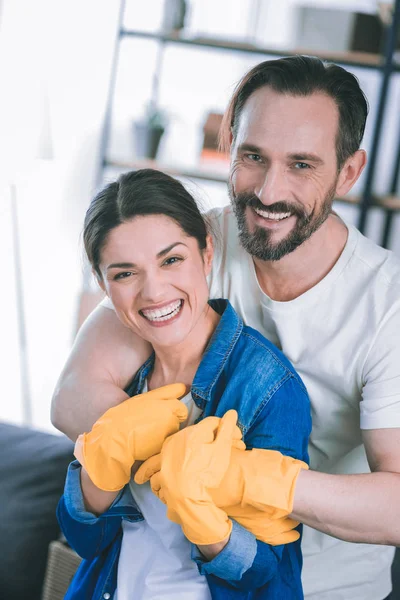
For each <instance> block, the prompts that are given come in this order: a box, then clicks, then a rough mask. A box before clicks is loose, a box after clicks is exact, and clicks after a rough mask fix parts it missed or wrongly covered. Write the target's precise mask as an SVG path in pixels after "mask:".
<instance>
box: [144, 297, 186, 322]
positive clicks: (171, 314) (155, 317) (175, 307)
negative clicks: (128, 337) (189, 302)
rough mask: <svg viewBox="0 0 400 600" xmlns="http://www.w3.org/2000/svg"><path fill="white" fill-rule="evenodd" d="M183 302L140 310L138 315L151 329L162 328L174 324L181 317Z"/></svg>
mask: <svg viewBox="0 0 400 600" xmlns="http://www.w3.org/2000/svg"><path fill="white" fill-rule="evenodd" d="M183 304H184V300H182V299H180V300H173V301H172V302H168V303H163V304H162V305H159V306H157V307H155V306H154V307H151V308H142V309H141V310H139V314H140V315H141V316H142V317H143V318H144V319H146V321H148V323H149V324H150V325H151V326H153V327H163V326H165V325H170V324H171V323H173V322H175V321H176V320H177V319H178V318H179V317H180V315H181V312H182V308H183Z"/></svg>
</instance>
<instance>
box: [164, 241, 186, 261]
mask: <svg viewBox="0 0 400 600" xmlns="http://www.w3.org/2000/svg"><path fill="white" fill-rule="evenodd" d="M179 245H181V246H185V247H186V248H187V246H186V244H184V243H183V242H174V243H173V244H171V245H170V246H167V248H164V250H160V252H157V258H161V257H162V256H165V255H166V254H168V252H170V250H172V248H175V246H179Z"/></svg>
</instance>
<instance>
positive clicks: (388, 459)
mask: <svg viewBox="0 0 400 600" xmlns="http://www.w3.org/2000/svg"><path fill="white" fill-rule="evenodd" d="M362 433H363V441H364V445H365V449H366V452H367V457H368V461H369V465H370V468H371V471H372V473H366V474H359V475H329V474H326V473H318V472H316V471H301V473H300V475H299V477H298V479H297V484H296V492H295V498H294V509H293V513H292V515H291V516H292V518H293V519H296V520H298V521H301V522H302V523H305V524H306V525H309V526H310V527H314V528H315V529H318V530H319V531H323V532H324V533H327V534H329V535H332V536H334V537H337V538H339V539H342V540H345V541H348V542H364V543H370V544H387V545H390V546H400V428H396V429H375V430H364V431H363V432H362Z"/></svg>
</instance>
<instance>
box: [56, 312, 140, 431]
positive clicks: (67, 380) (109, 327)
mask: <svg viewBox="0 0 400 600" xmlns="http://www.w3.org/2000/svg"><path fill="white" fill-rule="evenodd" d="M150 351H151V348H150V346H149V345H148V344H147V342H144V341H143V340H142V339H141V338H139V337H138V336H136V335H135V334H134V333H133V332H132V331H130V330H129V329H128V328H127V327H125V326H124V325H122V323H121V322H120V321H119V319H118V317H117V316H116V314H115V312H114V311H113V310H111V309H109V308H106V307H103V306H98V307H97V308H96V309H95V310H94V311H93V312H92V314H91V315H90V316H89V317H88V318H87V319H86V321H85V323H84V324H83V325H82V327H81V329H80V331H79V333H78V335H77V338H76V341H75V343H74V346H73V348H72V351H71V354H70V356H69V358H68V361H67V363H66V365H65V367H64V369H63V371H62V373H61V375H60V378H59V380H58V382H57V386H56V389H55V391H54V395H53V400H52V406H51V421H52V423H53V425H54V426H55V427H57V429H59V430H60V431H62V432H63V433H65V434H66V435H67V436H68V437H69V438H71V440H73V441H75V440H76V438H77V437H78V435H79V434H80V433H83V432H84V431H90V429H91V428H92V425H93V424H94V423H95V421H96V420H97V419H98V418H99V417H100V416H101V415H102V414H103V413H104V412H105V411H106V410H107V409H109V408H111V407H112V406H115V405H117V404H119V403H120V402H122V401H123V400H126V398H127V397H128V396H127V394H126V393H125V392H124V391H123V390H124V388H125V387H126V386H127V384H128V383H129V382H130V381H131V379H132V377H133V376H134V375H135V373H136V371H137V370H138V369H139V368H140V366H141V365H142V364H143V363H144V362H145V360H146V359H147V358H148V356H149V354H150Z"/></svg>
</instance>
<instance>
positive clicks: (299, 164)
mask: <svg viewBox="0 0 400 600" xmlns="http://www.w3.org/2000/svg"><path fill="white" fill-rule="evenodd" d="M294 168H295V169H299V170H300V171H301V170H303V169H309V168H310V165H309V164H307V163H304V162H297V163H294Z"/></svg>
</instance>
